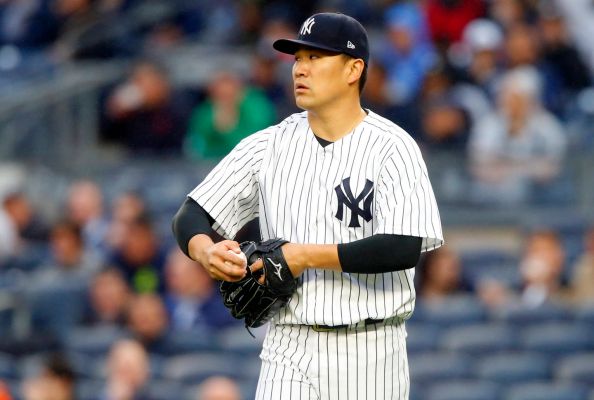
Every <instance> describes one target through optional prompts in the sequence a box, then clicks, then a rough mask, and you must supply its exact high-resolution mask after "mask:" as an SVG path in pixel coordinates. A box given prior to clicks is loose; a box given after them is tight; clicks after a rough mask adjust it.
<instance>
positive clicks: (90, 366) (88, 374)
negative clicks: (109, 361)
mask: <svg viewBox="0 0 594 400" xmlns="http://www.w3.org/2000/svg"><path fill="white" fill-rule="evenodd" d="M68 361H69V362H70V365H71V366H72V369H73V370H74V372H75V373H76V375H77V377H79V378H81V379H100V378H103V377H104V376H105V374H104V372H103V369H104V368H103V365H104V363H105V359H104V357H101V355H99V354H97V355H95V356H92V355H86V354H81V353H72V352H71V353H68Z"/></svg>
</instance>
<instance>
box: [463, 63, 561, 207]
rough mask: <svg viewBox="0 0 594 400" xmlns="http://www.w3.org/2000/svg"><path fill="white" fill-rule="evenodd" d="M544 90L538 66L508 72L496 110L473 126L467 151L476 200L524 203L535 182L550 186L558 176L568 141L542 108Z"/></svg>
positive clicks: (556, 122)
mask: <svg viewBox="0 0 594 400" xmlns="http://www.w3.org/2000/svg"><path fill="white" fill-rule="evenodd" d="M540 89H541V84H540V79H539V76H538V73H537V72H536V71H535V70H534V69H532V68H527V67H525V68H518V69H514V70H512V71H510V72H508V73H507V74H506V75H505V76H504V78H503V80H502V83H501V88H500V93H499V96H498V109H497V112H496V113H493V114H490V115H486V116H484V117H483V118H482V119H481V120H480V121H479V123H478V124H477V125H476V126H475V128H474V129H473V132H472V134H471V138H470V142H469V152H470V162H471V170H472V173H473V174H474V176H475V177H476V178H477V186H476V188H475V189H476V190H477V192H476V193H475V195H476V200H478V201H482V202H490V203H498V202H499V203H513V202H522V201H526V200H528V199H529V198H530V194H531V193H530V191H531V189H532V188H533V186H534V185H542V186H546V185H548V184H550V182H552V181H553V180H554V179H555V178H556V177H557V176H558V175H559V172H560V169H561V162H562V160H563V157H564V153H565V147H566V142H567V140H566V137H565V136H564V133H563V128H562V127H561V125H560V123H559V122H558V121H557V119H556V118H555V117H554V116H553V115H552V114H550V113H548V112H547V111H545V110H544V109H543V107H542V106H541V103H540V101H539V98H540V96H539V94H540Z"/></svg>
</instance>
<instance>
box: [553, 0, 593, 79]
mask: <svg viewBox="0 0 594 400" xmlns="http://www.w3.org/2000/svg"><path fill="white" fill-rule="evenodd" d="M554 4H555V6H556V7H557V9H558V10H559V12H560V13H562V15H563V17H564V18H565V20H566V21H567V27H568V29H569V31H570V32H571V36H572V39H573V41H574V43H575V45H576V47H577V48H578V50H579V51H580V53H581V54H582V57H584V59H585V60H586V65H587V66H588V68H589V69H590V74H591V76H594V41H592V34H593V33H594V25H593V24H592V18H594V7H592V2H590V1H588V0H581V1H564V0H554Z"/></svg>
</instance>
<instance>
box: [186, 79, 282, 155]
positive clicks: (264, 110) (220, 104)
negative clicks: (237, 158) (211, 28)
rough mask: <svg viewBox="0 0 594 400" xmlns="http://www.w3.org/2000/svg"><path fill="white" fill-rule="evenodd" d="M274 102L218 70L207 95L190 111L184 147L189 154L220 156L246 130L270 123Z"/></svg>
mask: <svg viewBox="0 0 594 400" xmlns="http://www.w3.org/2000/svg"><path fill="white" fill-rule="evenodd" d="M275 118H276V117H275V115H274V106H273V104H272V103H271V102H270V101H269V100H268V99H267V98H266V96H264V94H263V93H262V92H260V91H259V90H257V89H255V88H253V87H250V86H247V87H246V86H245V85H244V84H243V83H242V82H241V80H240V78H239V77H238V76H237V75H236V74H234V73H231V72H221V73H218V74H217V75H216V76H215V77H214V78H213V80H212V81H211V83H210V85H209V87H208V98H207V99H206V100H205V101H204V102H203V103H202V104H200V105H199V106H198V107H197V108H196V109H194V111H193V112H192V118H191V120H190V126H189V130H188V136H187V142H186V150H187V152H188V155H189V156H190V157H192V158H209V157H223V156H225V155H226V154H227V153H229V151H231V150H232V149H233V147H235V145H236V144H237V143H239V141H240V140H241V139H243V138H244V137H246V136H248V135H249V134H251V133H253V132H255V131H258V130H260V129H263V128H265V127H266V126H268V125H271V124H272V123H273V122H274V120H275Z"/></svg>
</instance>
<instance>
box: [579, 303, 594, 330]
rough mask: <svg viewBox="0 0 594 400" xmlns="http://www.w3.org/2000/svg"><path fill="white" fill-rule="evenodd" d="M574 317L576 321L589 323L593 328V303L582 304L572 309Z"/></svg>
mask: <svg viewBox="0 0 594 400" xmlns="http://www.w3.org/2000/svg"><path fill="white" fill-rule="evenodd" d="M574 319H575V321H576V322H578V323H583V324H589V325H590V326H592V327H593V328H594V304H588V305H583V306H581V307H578V308H576V309H575V311H574Z"/></svg>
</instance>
